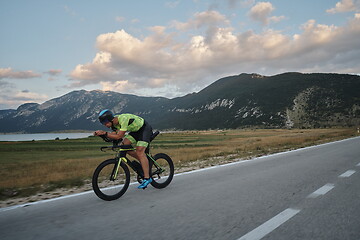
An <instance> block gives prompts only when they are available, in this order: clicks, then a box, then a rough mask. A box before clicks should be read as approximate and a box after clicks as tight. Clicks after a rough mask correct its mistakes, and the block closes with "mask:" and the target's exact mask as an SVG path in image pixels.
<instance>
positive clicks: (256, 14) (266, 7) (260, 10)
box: [249, 2, 285, 25]
mask: <svg viewBox="0 0 360 240" xmlns="http://www.w3.org/2000/svg"><path fill="white" fill-rule="evenodd" d="M274 10H275V8H274V7H273V5H272V4H271V3H270V2H258V3H257V4H256V5H255V6H253V7H252V8H251V9H250V11H249V16H250V18H251V19H253V20H254V21H257V22H260V23H262V24H263V25H268V24H269V23H271V22H279V21H281V20H283V19H284V18H285V17H284V16H271V13H272V12H273V11H274Z"/></svg>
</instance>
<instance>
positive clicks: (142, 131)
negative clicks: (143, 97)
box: [94, 109, 152, 189]
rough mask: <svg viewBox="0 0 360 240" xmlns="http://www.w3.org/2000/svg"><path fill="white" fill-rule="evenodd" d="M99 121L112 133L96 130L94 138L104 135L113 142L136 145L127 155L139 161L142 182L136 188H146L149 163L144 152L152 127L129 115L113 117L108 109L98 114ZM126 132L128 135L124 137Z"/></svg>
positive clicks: (149, 181)
mask: <svg viewBox="0 0 360 240" xmlns="http://www.w3.org/2000/svg"><path fill="white" fill-rule="evenodd" d="M99 120H100V122H101V124H103V125H105V126H106V127H108V128H111V129H112V130H113V131H114V132H111V133H109V132H106V131H102V130H97V131H95V132H94V135H95V136H99V135H106V136H107V137H108V138H111V139H114V140H119V139H124V140H123V143H124V144H125V145H130V144H135V143H136V151H130V152H128V153H129V154H130V155H131V156H132V157H134V158H136V159H138V160H139V161H140V163H141V166H142V169H143V171H144V180H143V181H142V183H141V184H140V186H138V188H139V189H144V188H146V187H147V185H149V183H151V182H152V178H150V173H149V162H148V159H147V157H146V154H145V150H146V148H147V146H148V145H149V143H150V137H151V135H152V127H151V126H150V125H149V124H148V123H147V122H146V121H145V120H144V119H143V118H141V117H139V116H136V115H134V114H129V113H125V114H120V115H115V116H114V114H113V113H112V112H111V111H110V110H109V109H105V110H102V111H101V112H100V113H99ZM126 132H129V133H128V134H127V135H126V136H125V133H126Z"/></svg>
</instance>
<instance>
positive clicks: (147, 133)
mask: <svg viewBox="0 0 360 240" xmlns="http://www.w3.org/2000/svg"><path fill="white" fill-rule="evenodd" d="M130 134H131V135H132V136H133V137H134V136H135V137H136V140H137V143H136V155H137V156H138V159H139V161H140V163H141V166H142V168H143V171H144V178H150V169H149V161H148V159H147V156H146V153H145V150H146V148H147V147H148V145H149V143H150V137H151V135H152V127H151V126H150V125H149V124H148V123H147V122H146V121H145V122H144V126H143V127H142V128H141V129H140V130H139V131H138V132H136V133H134V134H132V133H130Z"/></svg>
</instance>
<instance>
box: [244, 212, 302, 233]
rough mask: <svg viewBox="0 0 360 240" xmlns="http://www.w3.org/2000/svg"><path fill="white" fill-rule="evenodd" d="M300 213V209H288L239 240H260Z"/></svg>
mask: <svg viewBox="0 0 360 240" xmlns="http://www.w3.org/2000/svg"><path fill="white" fill-rule="evenodd" d="M299 212H300V210H299V209H292V208H288V209H286V210H284V211H282V212H281V213H279V214H278V215H276V216H275V217H273V218H271V219H270V220H268V221H267V222H265V223H263V224H262V225H260V226H259V227H257V228H255V229H254V230H252V231H251V232H248V233H247V234H245V235H244V236H242V237H241V238H239V239H238V240H259V239H261V238H263V237H265V236H266V235H267V234H269V233H271V232H272V231H274V230H275V229H276V228H278V227H279V226H280V225H281V224H283V223H285V222H286V221H288V220H289V219H290V218H292V217H293V216H295V215H296V214H298V213H299Z"/></svg>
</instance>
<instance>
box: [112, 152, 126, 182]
mask: <svg viewBox="0 0 360 240" xmlns="http://www.w3.org/2000/svg"><path fill="white" fill-rule="evenodd" d="M121 161H124V162H127V160H126V158H124V157H121V158H119V160H118V161H117V163H116V164H115V165H114V168H113V170H112V173H111V175H110V181H115V179H116V178H117V175H118V173H119V168H120V164H121Z"/></svg>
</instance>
